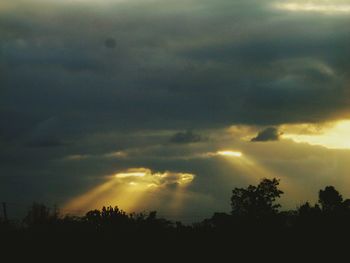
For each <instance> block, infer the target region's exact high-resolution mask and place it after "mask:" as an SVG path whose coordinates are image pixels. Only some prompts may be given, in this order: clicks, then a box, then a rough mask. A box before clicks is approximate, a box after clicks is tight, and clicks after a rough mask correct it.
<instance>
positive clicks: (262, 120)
mask: <svg viewBox="0 0 350 263" xmlns="http://www.w3.org/2000/svg"><path fill="white" fill-rule="evenodd" d="M349 24H350V1H349V0H328V1H326V0H317V1H316V0H309V1H302V0H283V1H282V0H279V1H278V0H99V1H97V0H2V1H1V2H0V122H1V125H0V201H6V202H8V203H9V204H11V203H12V204H13V205H14V207H13V208H12V207H10V209H13V211H14V210H15V209H16V208H15V206H16V205H17V206H20V205H21V206H22V207H24V206H26V205H28V204H30V203H31V202H32V201H38V202H44V203H47V204H48V205H52V204H58V205H59V206H60V207H61V209H62V211H63V212H67V213H82V212H83V211H86V210H88V209H92V208H97V207H100V206H102V205H109V204H111V205H113V206H114V205H118V206H120V207H121V208H122V209H124V210H126V211H128V212H132V211H141V210H154V209H155V210H158V211H159V212H160V214H161V215H164V216H167V217H169V218H174V219H180V220H184V221H191V220H192V221H195V220H200V219H202V218H203V217H206V216H210V215H211V214H212V213H213V212H215V211H223V212H228V211H229V209H230V201H229V199H230V194H231V190H232V189H233V188H234V187H244V186H247V185H248V184H256V183H257V182H258V181H259V180H260V179H261V178H264V177H268V178H270V177H277V178H280V179H281V188H282V190H283V191H284V192H285V194H284V196H283V198H282V200H281V201H282V203H283V205H284V208H285V209H288V208H295V207H296V206H298V205H300V204H301V202H302V201H306V200H309V201H311V202H314V201H315V200H316V197H317V192H318V190H319V189H320V188H321V187H324V186H326V185H334V186H335V187H336V188H337V189H338V190H340V191H341V192H342V193H343V195H344V196H346V197H349V196H350V180H349V179H350V178H349V176H350V171H349V170H350V84H349V83H350V82H349V81H350V75H349V74H348V73H349V71H350V27H349ZM9 213H11V210H10V211H9ZM13 213H15V212H13Z"/></svg>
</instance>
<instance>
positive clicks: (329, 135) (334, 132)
mask: <svg viewBox="0 0 350 263" xmlns="http://www.w3.org/2000/svg"><path fill="white" fill-rule="evenodd" d="M283 129H284V134H283V135H282V137H283V138H285V139H292V140H293V141H295V142H300V143H308V144H311V145H320V146H324V147H327V148H330V149H350V121H348V120H347V121H339V122H336V123H333V124H328V125H325V126H315V127H314V128H312V126H311V127H310V125H305V124H304V125H303V124H302V125H291V126H288V125H285V126H284V127H283Z"/></svg>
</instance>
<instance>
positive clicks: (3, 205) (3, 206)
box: [2, 202, 8, 222]
mask: <svg viewBox="0 0 350 263" xmlns="http://www.w3.org/2000/svg"><path fill="white" fill-rule="evenodd" d="M2 211H3V212H4V220H5V222H7V221H8V218H7V207H6V202H2Z"/></svg>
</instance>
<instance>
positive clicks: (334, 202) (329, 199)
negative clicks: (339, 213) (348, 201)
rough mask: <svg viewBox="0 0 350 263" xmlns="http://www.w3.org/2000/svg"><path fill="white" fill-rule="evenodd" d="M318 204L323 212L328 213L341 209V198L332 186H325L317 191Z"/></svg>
mask: <svg viewBox="0 0 350 263" xmlns="http://www.w3.org/2000/svg"><path fill="white" fill-rule="evenodd" d="M318 202H319V204H320V205H321V208H322V210H323V211H325V212H330V211H334V210H339V209H340V208H342V206H343V197H342V196H341V194H340V193H339V192H338V191H337V190H335V188H334V187H333V186H327V187H326V188H325V189H324V190H320V191H319V194H318Z"/></svg>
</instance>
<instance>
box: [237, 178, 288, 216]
mask: <svg viewBox="0 0 350 263" xmlns="http://www.w3.org/2000/svg"><path fill="white" fill-rule="evenodd" d="M278 185H279V180H278V179H276V178H273V179H266V178H265V179H262V180H261V182H260V183H259V185H258V186H253V185H249V186H248V187H247V188H246V189H245V188H234V189H233V190H232V197H231V208H232V211H231V213H232V215H238V216H250V217H256V218H260V217H264V216H268V215H273V214H276V213H277V212H278V208H279V207H280V204H275V201H276V199H277V198H279V197H280V196H281V194H283V192H282V191H281V190H279V189H278Z"/></svg>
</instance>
